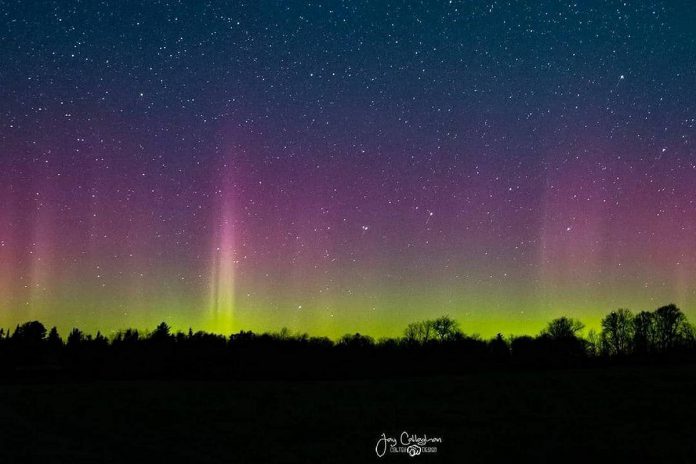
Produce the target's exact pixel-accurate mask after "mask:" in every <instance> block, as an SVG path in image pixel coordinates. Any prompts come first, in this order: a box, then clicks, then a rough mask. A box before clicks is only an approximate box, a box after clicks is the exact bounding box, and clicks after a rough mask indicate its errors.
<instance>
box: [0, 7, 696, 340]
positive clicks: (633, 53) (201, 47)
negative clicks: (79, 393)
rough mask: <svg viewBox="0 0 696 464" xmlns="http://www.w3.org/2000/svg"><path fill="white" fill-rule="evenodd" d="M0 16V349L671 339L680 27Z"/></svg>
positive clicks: (685, 78) (618, 10) (415, 10)
mask: <svg viewBox="0 0 696 464" xmlns="http://www.w3.org/2000/svg"><path fill="white" fill-rule="evenodd" d="M0 7H1V8H0V22H1V23H2V28H1V29H0V42H1V43H2V48H1V49H0V326H3V327H6V326H13V325H14V324H16V323H18V322H22V321H27V320H32V319H40V320H41V321H43V322H45V323H46V324H50V325H53V324H55V325H57V326H58V327H59V329H61V330H62V331H65V330H67V329H69V328H70V327H73V326H80V327H83V328H85V329H88V330H94V331H96V330H101V331H102V332H111V331H114V330H117V329H121V328H125V327H137V328H145V327H154V325H155V324H157V323H158V322H160V321H162V320H166V321H168V322H169V323H170V324H171V325H173V326H174V327H175V328H178V329H188V327H193V328H194V330H195V329H199V328H200V329H206V330H213V331H217V332H224V333H229V332H231V331H233V330H234V331H237V330H240V329H245V330H247V329H252V330H260V331H265V330H277V329H279V328H280V327H283V326H287V327H288V328H290V329H291V330H297V331H303V332H304V331H307V332H310V333H312V334H316V335H328V336H339V335H342V334H343V333H346V332H356V331H358V332H361V333H367V334H370V335H374V336H382V335H397V334H399V333H401V331H402V329H403V327H404V326H405V324H406V323H408V322H410V321H413V320H418V319H424V318H429V317H434V316H437V315H440V314H449V315H451V316H453V317H455V318H456V319H457V320H459V322H460V324H461V327H462V329H463V330H464V331H465V332H468V333H480V334H482V335H486V336H488V335H494V334H495V333H497V332H503V333H523V332H528V333H534V332H537V331H538V330H539V329H540V328H541V327H542V325H543V324H544V322H545V321H547V320H549V319H550V318H552V317H556V316H559V315H561V314H565V315H569V316H572V317H576V318H579V319H581V320H583V321H584V322H585V323H586V324H587V325H588V326H590V327H592V326H596V325H597V322H598V321H599V318H600V317H601V316H602V315H603V314H606V313H607V312H608V311H610V310H613V309H616V308H618V307H628V308H631V309H632V310H643V309H654V308H656V307H657V306H660V305H663V304H667V303H670V302H674V303H676V304H678V305H679V306H680V307H681V308H682V309H683V310H684V311H685V313H686V314H687V315H689V316H690V317H691V318H693V317H696V315H695V313H694V311H696V293H695V291H696V278H695V277H696V204H695V201H696V152H695V151H694V135H695V128H696V112H695V110H696V66H695V65H694V63H695V62H696V29H694V27H693V19H694V14H693V13H694V12H693V7H692V6H691V5H690V4H689V2H666V1H665V2H660V1H658V2H630V3H629V2H626V3H624V2H610V1H607V2H578V3H572V2H549V1H542V2H520V3H517V2H497V1H494V2H485V3H484V2H454V1H451V2H447V1H446V2H427V1H426V2H407V1H404V2H392V1H388V2H381V1H372V2H368V1H330V2H312V3H305V2H295V1H289V2H267V1H258V2H193V1H191V2H186V1H183V2H169V1H160V2H130V1H119V2H111V1H101V2H72V1H56V2H21V3H20V2H1V3H0Z"/></svg>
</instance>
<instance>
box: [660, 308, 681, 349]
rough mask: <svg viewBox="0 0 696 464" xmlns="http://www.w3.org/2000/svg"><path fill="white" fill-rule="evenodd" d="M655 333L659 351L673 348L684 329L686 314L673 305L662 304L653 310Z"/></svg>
mask: <svg viewBox="0 0 696 464" xmlns="http://www.w3.org/2000/svg"><path fill="white" fill-rule="evenodd" d="M654 318H655V334H656V338H657V346H658V350H660V351H668V350H671V349H672V348H674V347H675V346H676V345H677V343H678V342H679V341H680V338H681V337H682V336H683V332H684V330H685V328H686V327H685V326H686V324H687V322H686V316H684V313H682V312H681V310H680V309H679V308H677V307H676V306H675V305H673V304H670V305H667V306H662V307H661V308H658V309H656V310H655V313H654Z"/></svg>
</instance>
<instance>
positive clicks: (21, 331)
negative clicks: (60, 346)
mask: <svg viewBox="0 0 696 464" xmlns="http://www.w3.org/2000/svg"><path fill="white" fill-rule="evenodd" d="M45 337H46V327H44V325H43V324H42V323H40V322H39V321H31V322H27V323H24V324H22V325H18V326H17V328H16V329H15V331H14V333H13V334H12V340H14V341H18V342H22V343H30V344H39V343H41V342H42V341H43V339H44V338H45Z"/></svg>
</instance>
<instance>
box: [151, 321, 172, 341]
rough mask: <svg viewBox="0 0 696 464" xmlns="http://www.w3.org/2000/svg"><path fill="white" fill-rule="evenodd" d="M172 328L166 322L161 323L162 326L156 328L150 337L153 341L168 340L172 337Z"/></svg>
mask: <svg viewBox="0 0 696 464" xmlns="http://www.w3.org/2000/svg"><path fill="white" fill-rule="evenodd" d="M170 330H171V329H170V328H169V326H168V325H167V323H166V322H160V324H159V325H158V326H157V327H156V328H155V330H154V332H152V334H151V335H150V339H152V340H158V341H159V340H166V339H168V338H169V337H170Z"/></svg>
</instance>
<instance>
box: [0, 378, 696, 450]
mask: <svg viewBox="0 0 696 464" xmlns="http://www.w3.org/2000/svg"><path fill="white" fill-rule="evenodd" d="M695 393H696V367H695V366H676V367H659V368H655V367H643V368H609V369H587V370H566V371H542V372H534V371H525V372H482V373H472V374H471V375H469V376H461V377H439V378H416V379H401V380H359V381H340V382H256V381H240V382H181V381H172V382H95V383H61V384H31V385H17V384H12V385H7V384H6V385H2V386H0V420H1V424H0V426H1V428H0V453H1V456H0V462H3V463H14V462H47V463H53V462H58V463H82V462H85V463H96V462H105V463H106V462H168V461H169V462H171V461H176V462H196V463H198V462H203V463H207V462H215V463H247V462H264V463H275V462H322V463H323V462H331V463H333V462H367V461H380V460H381V461H389V462H394V461H404V462H410V461H411V460H413V462H420V461H428V462H433V461H439V462H454V461H456V462H462V463H467V462H499V461H508V462H509V461H511V460H514V461H517V462H526V461H537V462H552V461H553V462H568V461H583V462H590V461H592V460H600V461H601V462H605V461H613V462H626V461H631V460H635V461H639V462H646V461H648V462H693V461H694V460H696V440H695V438H696V423H695V417H696V397H695ZM403 430H407V431H409V432H413V433H417V434H419V435H422V434H424V433H425V434H428V436H440V437H442V440H443V443H442V444H440V445H439V452H438V453H437V454H436V455H425V454H422V455H420V456H416V457H413V458H410V457H408V456H406V455H392V456H390V455H389V454H388V455H387V457H385V458H382V459H378V458H377V457H376V455H375V451H374V448H375V444H376V442H377V439H378V437H379V436H380V435H381V434H382V432H385V433H387V435H393V436H397V437H398V435H399V434H400V433H401V431H403Z"/></svg>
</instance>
